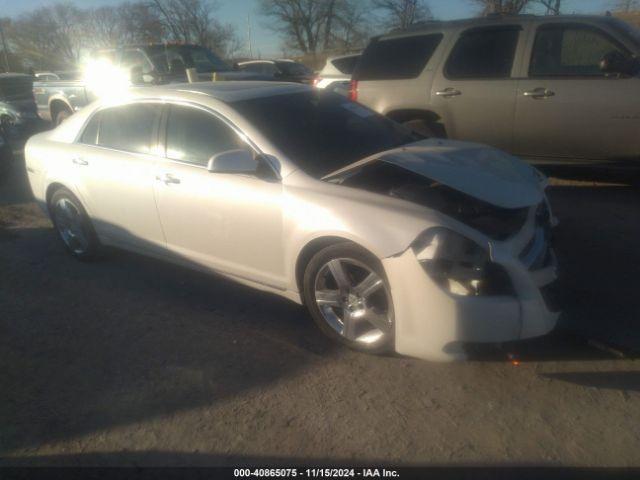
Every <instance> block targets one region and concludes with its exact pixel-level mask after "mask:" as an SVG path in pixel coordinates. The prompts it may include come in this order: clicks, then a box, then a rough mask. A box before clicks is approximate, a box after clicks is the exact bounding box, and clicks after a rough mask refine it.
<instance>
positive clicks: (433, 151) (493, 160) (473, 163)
mask: <svg viewBox="0 0 640 480" xmlns="http://www.w3.org/2000/svg"><path fill="white" fill-rule="evenodd" d="M376 161H382V162H387V163H390V164H393V165H396V166H399V167H402V168H404V169H406V170H409V171H411V172H413V173H417V174H419V175H423V176H425V177H427V178H429V179H431V180H434V181H436V182H439V183H442V184H444V185H447V186H448V187H451V188H453V189H455V190H458V191H460V192H462V193H465V194H467V195H470V196H473V197H475V198H477V199H479V200H482V201H484V202H487V203H490V204H492V205H495V206H498V207H502V208H522V207H528V206H531V205H536V204H538V203H540V202H541V201H542V199H543V189H542V187H541V178H540V177H539V176H538V175H537V173H536V170H535V169H534V168H532V167H531V166H530V165H528V164H526V163H525V162H523V161H522V160H520V159H518V158H516V157H514V156H512V155H509V154H508V153H506V152H503V151H501V150H498V149H496V148H492V147H488V146H485V145H480V144H476V143H470V142H460V141H453V140H442V139H437V138H431V139H428V140H422V141H419V142H416V143H412V144H409V145H405V146H403V147H400V148H396V149H393V150H388V151H385V152H381V153H376V154H375V155H371V156H370V157H367V158H365V159H363V160H359V161H358V162H355V163H352V164H351V165H348V166H347V167H344V168H342V169H340V170H337V171H335V172H332V173H330V174H329V175H327V176H325V177H324V179H328V178H331V177H336V176H340V175H342V174H345V173H347V172H350V171H353V170H358V169H360V168H361V167H362V166H364V165H366V164H369V163H371V162H376Z"/></svg>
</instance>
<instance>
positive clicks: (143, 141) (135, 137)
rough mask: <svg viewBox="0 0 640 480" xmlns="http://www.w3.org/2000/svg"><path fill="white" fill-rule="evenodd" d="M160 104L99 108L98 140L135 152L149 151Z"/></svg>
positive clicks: (109, 145) (108, 145) (106, 144)
mask: <svg viewBox="0 0 640 480" xmlns="http://www.w3.org/2000/svg"><path fill="white" fill-rule="evenodd" d="M160 110H161V107H160V105H158V104H153V103H136V104H132V105H124V106H120V107H113V108H109V109H106V110H103V111H102V112H100V129H99V132H98V141H97V144H98V145H100V146H102V147H108V148H114V149H116V150H124V151H127V152H134V153H152V145H153V144H154V138H153V137H154V132H155V131H156V126H157V122H158V121H159V118H160Z"/></svg>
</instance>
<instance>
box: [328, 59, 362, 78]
mask: <svg viewBox="0 0 640 480" xmlns="http://www.w3.org/2000/svg"><path fill="white" fill-rule="evenodd" d="M359 59H360V57H359V56H355V57H346V58H336V59H335V60H332V61H331V63H333V66H334V67H336V69H337V70H338V71H339V72H340V73H344V74H345V75H351V74H352V73H353V71H354V70H355V68H356V64H357V63H358V60H359Z"/></svg>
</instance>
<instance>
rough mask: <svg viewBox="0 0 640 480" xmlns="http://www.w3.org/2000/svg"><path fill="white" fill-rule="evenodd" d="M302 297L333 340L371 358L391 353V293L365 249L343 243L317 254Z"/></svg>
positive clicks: (306, 275)
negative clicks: (371, 354) (376, 354)
mask: <svg viewBox="0 0 640 480" xmlns="http://www.w3.org/2000/svg"><path fill="white" fill-rule="evenodd" d="M303 297H304V302H305V305H306V306H307V309H308V310H309V313H310V314H311V316H312V318H313V320H314V322H315V323H316V325H317V326H318V327H319V328H320V330H321V331H322V332H324V333H325V334H326V335H327V336H329V337H330V338H332V339H334V340H336V341H338V342H340V343H342V344H344V345H347V346H348V347H350V348H352V349H354V350H359V351H363V352H368V353H384V352H388V351H390V350H392V348H393V345H394V336H395V323H394V314H393V301H392V298H391V289H390V288H389V282H388V280H387V277H386V275H385V273H384V268H383V267H382V264H381V263H380V260H378V259H377V258H376V257H375V256H374V255H372V254H371V253H369V252H368V251H366V250H365V249H363V248H361V247H359V246H358V245H356V244H354V243H351V242H344V243H338V244H334V245H330V246H328V247H326V248H324V249H322V250H321V251H319V252H318V253H317V254H315V255H314V256H313V258H312V259H311V261H310V262H309V264H308V265H307V267H306V269H305V273H304V278H303Z"/></svg>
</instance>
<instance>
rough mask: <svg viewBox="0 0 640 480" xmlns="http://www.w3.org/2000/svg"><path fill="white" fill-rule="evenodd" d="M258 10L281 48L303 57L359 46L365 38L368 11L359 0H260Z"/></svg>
mask: <svg viewBox="0 0 640 480" xmlns="http://www.w3.org/2000/svg"><path fill="white" fill-rule="evenodd" d="M260 9H261V13H262V15H264V16H266V17H268V18H269V19H271V20H273V21H272V22H270V23H269V28H271V29H272V30H274V31H275V32H277V33H279V34H280V35H281V36H282V37H283V40H284V47H285V48H287V49H292V50H298V51H300V52H302V53H303V54H305V55H311V56H313V57H315V55H316V54H317V53H318V52H319V51H320V50H325V51H327V50H345V49H350V48H354V46H355V45H358V46H362V44H363V43H364V39H366V38H367V34H366V31H367V28H366V25H367V19H366V16H367V13H368V12H367V10H366V5H365V4H364V2H362V1H360V0H261V3H260Z"/></svg>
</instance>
